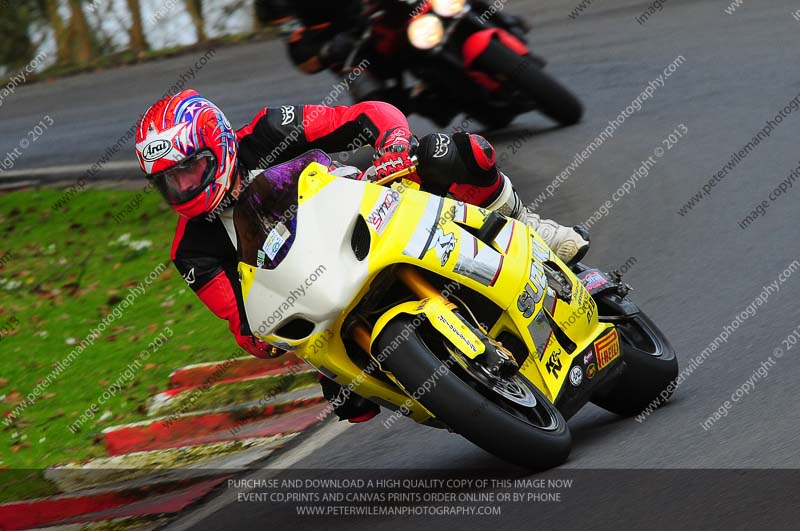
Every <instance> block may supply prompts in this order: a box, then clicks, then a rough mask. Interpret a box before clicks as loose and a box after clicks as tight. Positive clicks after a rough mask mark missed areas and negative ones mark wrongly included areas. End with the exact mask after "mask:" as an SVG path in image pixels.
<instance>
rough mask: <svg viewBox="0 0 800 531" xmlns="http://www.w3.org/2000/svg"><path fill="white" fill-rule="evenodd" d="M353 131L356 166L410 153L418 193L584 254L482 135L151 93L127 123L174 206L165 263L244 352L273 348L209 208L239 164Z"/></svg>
mask: <svg viewBox="0 0 800 531" xmlns="http://www.w3.org/2000/svg"><path fill="white" fill-rule="evenodd" d="M364 134H366V135H367V136H368V137H369V139H370V141H371V143H372V145H373V146H374V148H375V150H376V154H375V157H374V163H373V166H374V171H372V172H365V173H373V174H376V175H377V177H378V178H380V177H384V176H386V175H389V174H392V173H395V172H397V171H400V170H402V169H404V168H408V167H410V166H412V165H413V163H412V160H411V157H413V156H414V155H416V157H417V171H416V173H412V174H411V175H410V178H412V179H414V180H415V181H416V182H418V183H420V185H421V187H422V189H423V190H426V191H428V192H430V193H434V194H438V195H447V194H449V195H450V196H452V197H453V198H455V199H457V200H460V201H465V202H469V203H472V204H475V205H478V206H482V207H484V208H487V209H490V210H497V211H499V212H500V213H502V214H505V215H508V216H511V217H514V218H516V219H519V220H521V221H523V222H524V223H526V224H528V225H529V226H531V227H532V228H533V229H535V230H536V231H537V232H538V233H539V234H540V235H541V236H542V238H543V239H544V240H545V242H547V244H548V245H549V246H550V247H551V248H552V249H553V251H554V252H555V253H556V254H557V255H558V256H559V257H560V258H561V259H562V260H564V261H565V262H567V263H573V262H576V261H578V260H580V259H581V258H582V257H583V256H584V255H585V254H586V251H587V250H588V248H589V242H588V239H589V237H588V234H587V233H586V232H585V231H584V230H582V229H580V228H577V227H576V228H575V229H573V228H569V227H564V226H562V225H559V224H558V223H556V222H554V221H551V220H543V219H540V217H539V215H538V214H534V213H532V212H530V211H529V210H528V209H527V208H526V207H525V205H524V204H523V203H522V200H521V199H520V198H519V196H518V195H517V193H516V191H515V190H514V188H513V186H512V185H511V181H510V180H509V178H508V177H507V176H506V175H504V174H503V173H502V172H500V171H499V170H498V169H497V167H496V165H495V150H494V148H493V147H492V145H491V144H490V143H489V142H488V141H487V140H486V139H484V138H482V137H481V136H478V135H475V134H468V133H454V134H452V135H449V134H443V133H434V134H430V135H427V136H424V137H422V138H420V139H417V138H416V137H414V136H413V135H412V134H411V131H410V130H409V125H408V121H407V120H406V117H405V116H404V115H403V114H402V113H401V112H400V111H399V110H398V109H396V108H395V107H393V106H391V105H389V104H387V103H383V102H377V101H369V102H362V103H358V104H356V105H353V106H350V107H346V106H341V107H335V108H334V107H325V106H320V105H299V106H288V105H287V106H283V107H268V108H264V109H262V110H261V111H260V112H259V113H258V114H257V115H256V116H255V118H254V119H253V120H252V122H251V123H250V124H249V125H246V126H244V127H242V128H241V129H239V130H238V131H234V130H233V129H232V128H231V126H230V123H229V122H228V120H227V119H226V118H225V115H224V114H223V113H222V111H221V110H220V109H219V108H218V107H217V106H216V105H214V104H213V103H212V102H210V101H209V100H207V99H205V98H203V97H202V96H200V95H199V94H198V93H197V92H195V91H194V90H184V91H183V92H181V93H179V94H176V95H175V96H171V97H167V98H164V99H162V100H160V101H158V102H157V103H155V104H154V105H153V106H152V107H150V108H149V109H148V110H147V112H146V113H145V114H144V115H143V116H142V119H141V120H140V122H139V124H138V127H137V130H136V155H137V157H138V159H139V165H140V166H141V168H142V171H144V173H145V174H146V176H147V178H148V179H149V180H150V181H151V183H152V184H153V186H154V187H155V188H157V189H158V190H159V192H160V193H161V194H162V195H163V196H164V198H165V199H166V201H167V202H168V203H169V205H170V206H171V208H172V209H174V210H175V211H176V212H178V214H180V218H179V220H178V226H177V229H176V231H175V238H174V240H173V243H172V252H171V258H172V261H173V262H174V264H175V266H176V267H177V268H178V271H179V272H180V273H181V275H182V276H183V278H184V279H185V280H186V282H187V284H188V285H189V287H190V288H192V290H194V292H195V293H196V294H197V295H198V296H199V297H200V299H201V300H202V301H203V303H205V305H206V306H208V308H209V309H210V310H211V311H212V312H214V314H215V315H216V316H217V317H220V318H221V319H225V320H227V321H228V326H229V328H230V330H231V332H232V333H233V334H234V336H235V337H236V341H237V343H238V344H239V345H240V346H241V347H242V348H244V349H245V350H246V351H248V352H250V353H251V354H253V355H254V356H258V357H262V358H265V357H273V356H276V355H279V354H281V353H282V352H281V351H279V350H278V349H276V348H274V347H272V346H271V345H269V344H267V343H265V342H263V341H261V340H260V339H258V338H256V337H254V336H253V334H252V333H251V330H250V327H249V325H248V323H247V319H246V316H245V313H244V302H243V298H242V293H241V288H240V284H239V275H238V269H237V268H238V257H237V251H236V248H235V247H234V244H233V243H231V241H230V239H229V238H228V234H227V232H226V230H225V227H224V225H223V222H222V220H221V219H220V216H219V213H220V212H221V211H224V210H225V209H229V208H233V205H234V204H235V201H236V197H237V196H238V195H239V194H240V193H241V191H242V189H243V186H244V185H243V178H245V177H247V176H248V174H249V172H251V171H253V170H256V169H264V168H266V167H268V166H269V165H272V164H277V163H281V162H284V161H287V160H290V159H292V158H294V157H296V156H298V155H301V154H302V153H304V152H306V151H308V150H310V149H314V148H317V149H321V150H323V151H328V152H338V151H345V150H347V149H348V148H347V146H348V144H352V141H353V140H354V139H355V138H356V137H358V136H359V135H364ZM331 171H332V172H333V173H334V174H336V175H340V176H346V177H352V178H363V176H362V174H361V172H360V171H359V170H358V169H356V168H351V167H347V166H344V167H342V166H341V165H339V166H338V167H335V168H331ZM330 208H332V209H333V208H336V206H335V205H330ZM576 229H577V231H576ZM320 382H321V384H322V389H323V393H324V395H325V397H326V398H327V399H328V400H330V401H333V399H334V398H335V397H337V396H338V395H339V391H340V389H341V387H340V386H339V385H338V384H336V383H335V382H333V381H332V380H329V379H327V378H324V377H322V375H320ZM334 405H335V409H334V411H335V412H336V414H337V415H338V416H339V418H340V419H342V420H349V421H351V422H363V421H366V420H369V419H371V418H372V417H374V416H375V415H376V414H377V413H378V411H379V408H378V406H377V405H375V404H373V403H372V402H370V401H368V400H366V399H364V398H361V397H359V396H357V395H356V394H353V393H351V394H349V395H348V398H347V400H345V401H342V400H341V399H339V400H336V401H335V402H334Z"/></svg>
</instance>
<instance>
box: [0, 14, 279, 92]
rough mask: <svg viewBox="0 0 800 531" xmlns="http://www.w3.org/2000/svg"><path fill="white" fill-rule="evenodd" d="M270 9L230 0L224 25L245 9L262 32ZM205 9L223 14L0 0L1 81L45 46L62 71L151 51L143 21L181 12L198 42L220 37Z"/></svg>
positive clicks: (218, 27) (53, 61)
mask: <svg viewBox="0 0 800 531" xmlns="http://www.w3.org/2000/svg"><path fill="white" fill-rule="evenodd" d="M267 4H268V2H266V1H265V0H226V3H225V4H224V6H223V11H222V15H221V16H222V20H225V17H226V16H228V15H230V14H232V13H234V12H241V10H242V9H244V10H245V12H247V10H252V11H251V12H250V13H248V14H247V15H246V16H252V19H253V28H254V29H255V30H256V31H257V30H260V29H262V28H263V27H264V24H263V23H264V20H265V17H266V12H267V11H268V10H269V8H268V7H266V6H267ZM143 6H144V10H143ZM248 6H249V7H248ZM204 7H206V8H208V9H214V10H215V12H217V13H219V11H218V10H219V6H218V5H217V4H216V3H209V2H208V0H205V1H203V0H159V1H156V2H154V1H143V0H124V2H123V1H122V0H0V78H2V77H3V72H5V73H6V74H11V73H13V72H14V71H16V70H19V69H21V68H24V67H25V66H26V65H28V64H29V63H30V62H31V60H32V59H33V58H34V57H35V56H36V55H37V53H38V52H39V50H40V47H42V46H43V45H44V46H45V49H47V50H48V51H50V52H52V53H51V56H50V57H49V58H48V61H46V62H52V63H55V64H56V65H58V66H72V65H85V64H91V63H93V62H95V61H96V60H97V58H98V57H100V56H103V55H106V54H108V53H114V52H121V51H125V50H130V51H132V52H134V53H136V54H141V53H144V52H147V51H148V50H150V48H151V46H150V44H151V43H152V42H153V40H152V38H151V39H148V35H147V33H146V32H147V29H149V26H148V27H147V28H146V27H145V20H149V21H150V22H151V23H153V21H154V20H155V21H158V20H161V19H162V18H165V17H166V16H174V15H176V14H177V13H180V12H183V16H186V14H188V16H189V18H190V19H191V22H192V24H193V25H194V29H195V33H196V37H197V42H205V41H206V40H207V39H208V34H209V31H210V32H211V33H212V34H217V33H219V32H220V26H218V24H217V23H216V22H214V23H213V27H209V24H208V23H207V21H206V15H207V13H204V10H203V8H204ZM173 10H174V11H175V13H173ZM106 21H111V24H106V23H105V22H106ZM120 26H121V29H122V30H123V31H122V32H120V31H119V29H117V28H120ZM109 28H111V29H109ZM190 31H191V30H190ZM120 36H122V41H121V40H120ZM125 36H127V39H125ZM126 41H127V42H126Z"/></svg>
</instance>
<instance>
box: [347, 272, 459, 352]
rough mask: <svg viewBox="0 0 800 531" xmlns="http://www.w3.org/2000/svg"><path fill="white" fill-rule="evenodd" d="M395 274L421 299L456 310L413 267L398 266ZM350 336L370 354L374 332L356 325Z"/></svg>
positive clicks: (453, 305) (454, 306)
mask: <svg viewBox="0 0 800 531" xmlns="http://www.w3.org/2000/svg"><path fill="white" fill-rule="evenodd" d="M395 274H396V275H397V278H399V279H400V281H401V282H402V283H403V284H405V285H406V287H407V288H408V289H410V290H411V291H412V292H413V293H414V294H415V295H416V296H417V297H419V298H420V299H432V300H438V301H439V302H440V303H441V304H444V305H445V306H447V307H448V308H450V309H453V308H456V305H455V304H453V303H452V302H450V301H448V300H447V299H446V298H445V297H444V296H443V295H442V293H441V292H440V291H439V290H438V289H436V288H435V287H434V286H433V284H431V283H430V282H428V280H427V279H426V278H425V277H423V276H422V275H421V274H420V273H419V271H417V270H416V269H414V268H413V267H411V266H407V265H400V266H397V269H396V270H395ZM350 334H351V335H352V337H353V340H354V341H355V342H356V344H357V345H358V346H359V347H361V349H362V350H363V351H364V352H367V353H369V352H370V344H371V343H372V332H371V331H370V330H368V329H367V328H366V327H365V326H364V325H362V324H356V325H354V326H353V327H352V328H351V329H350Z"/></svg>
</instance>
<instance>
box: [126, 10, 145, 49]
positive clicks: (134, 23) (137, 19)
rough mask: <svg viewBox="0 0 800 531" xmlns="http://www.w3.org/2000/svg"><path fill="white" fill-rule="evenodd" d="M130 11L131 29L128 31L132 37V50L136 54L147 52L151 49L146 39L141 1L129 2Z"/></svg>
mask: <svg viewBox="0 0 800 531" xmlns="http://www.w3.org/2000/svg"><path fill="white" fill-rule="evenodd" d="M127 2H128V11H129V12H130V14H131V28H130V30H129V31H128V35H130V49H131V50H133V51H134V52H145V51H147V50H149V49H150V47H149V46H148V45H147V40H146V39H145V37H144V28H143V27H142V6H141V5H140V4H139V0H127Z"/></svg>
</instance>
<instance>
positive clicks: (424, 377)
mask: <svg viewBox="0 0 800 531" xmlns="http://www.w3.org/2000/svg"><path fill="white" fill-rule="evenodd" d="M424 328H428V327H427V326H426V325H422V326H421V327H415V326H414V325H413V324H412V320H411V318H410V317H409V316H399V317H397V318H396V319H394V320H393V321H392V322H390V323H389V324H388V325H386V327H385V328H384V330H383V331H382V332H381V335H380V337H379V338H378V339H377V341H376V346H377V352H381V353H383V352H389V353H390V354H389V355H388V356H387V357H386V358H385V359H384V361H383V362H382V365H383V367H384V368H385V369H387V370H388V371H390V372H391V373H392V374H394V376H395V378H397V380H398V381H399V382H400V383H401V384H402V385H403V387H404V388H405V389H406V390H407V391H408V392H409V393H413V392H415V391H417V390H419V392H418V396H419V398H418V400H419V402H420V403H421V404H422V405H423V406H425V407H426V408H427V409H428V410H429V411H431V412H432V413H433V414H434V415H436V418H437V419H438V420H440V421H441V422H443V423H444V424H446V425H447V426H448V427H449V428H450V429H452V430H453V431H455V432H456V433H458V434H460V435H462V436H463V437H465V438H466V439H468V440H469V441H471V442H472V443H474V444H476V445H478V446H480V447H481V448H483V449H484V450H486V451H488V452H490V453H492V454H494V455H496V456H498V457H500V458H501V459H504V460H506V461H509V462H511V463H514V464H516V465H519V466H523V467H526V468H530V469H536V470H541V469H546V468H551V467H554V466H557V465H559V464H561V463H563V462H564V461H565V460H566V459H567V456H568V455H569V451H570V447H571V444H572V438H571V435H570V432H569V428H568V427H567V422H566V421H565V420H564V417H563V416H562V415H561V413H560V412H559V411H558V410H557V409H556V407H555V406H554V405H553V404H552V403H551V402H550V401H549V400H548V399H547V397H545V396H544V394H542V392H541V391H539V389H537V388H536V387H535V386H534V385H532V384H531V383H530V382H528V381H527V380H525V379H523V378H522V377H520V376H518V375H515V376H514V377H512V378H510V379H505V380H502V381H495V382H494V387H496V389H492V388H491V387H490V386H489V385H487V381H481V378H480V376H479V375H477V374H476V373H471V372H470V371H467V370H465V369H464V368H463V367H462V365H460V364H459V363H458V362H456V361H455V359H454V358H453V357H451V356H452V355H451V354H450V353H449V352H448V351H447V349H446V348H445V346H444V340H443V339H442V338H441V336H438V334H436V333H431V334H429V335H428V336H426V337H424V338H423V335H424V331H423V330H421V329H424ZM409 330H412V331H413V332H412V333H411V334H410V335H409V334H408V331H409ZM404 336H405V337H407V338H406V339H402V338H403V337H404ZM398 343H400V346H398ZM392 344H393V345H392ZM390 345H392V346H390ZM431 347H432V348H431ZM437 354H438V355H439V356H437ZM443 360H444V361H443ZM451 369H452V370H451ZM473 374H474V375H475V376H474V377H473ZM425 389H427V391H424V390H425Z"/></svg>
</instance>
